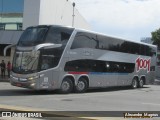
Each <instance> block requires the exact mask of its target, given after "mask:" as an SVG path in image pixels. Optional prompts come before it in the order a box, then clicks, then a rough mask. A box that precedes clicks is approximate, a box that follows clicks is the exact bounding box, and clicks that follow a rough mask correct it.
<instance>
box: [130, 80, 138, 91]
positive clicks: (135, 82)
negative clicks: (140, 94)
mask: <svg viewBox="0 0 160 120" xmlns="http://www.w3.org/2000/svg"><path fill="white" fill-rule="evenodd" d="M137 87H138V80H137V79H136V78H133V80H132V84H131V88H132V89H135V88H137Z"/></svg>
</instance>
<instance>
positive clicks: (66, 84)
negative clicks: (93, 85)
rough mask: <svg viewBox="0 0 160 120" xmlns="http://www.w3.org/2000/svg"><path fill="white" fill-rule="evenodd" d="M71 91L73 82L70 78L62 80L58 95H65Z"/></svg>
mask: <svg viewBox="0 0 160 120" xmlns="http://www.w3.org/2000/svg"><path fill="white" fill-rule="evenodd" d="M72 90H73V82H72V80H71V79H70V78H64V80H63V81H62V84H61V88H60V93H62V94H67V93H70V92H72Z"/></svg>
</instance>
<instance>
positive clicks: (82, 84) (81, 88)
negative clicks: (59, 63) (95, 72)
mask: <svg viewBox="0 0 160 120" xmlns="http://www.w3.org/2000/svg"><path fill="white" fill-rule="evenodd" d="M87 88H88V84H87V81H86V79H85V78H83V77H82V78H80V79H79V81H78V83H77V85H76V87H75V91H76V92H77V93H83V92H85V91H86V90H87Z"/></svg>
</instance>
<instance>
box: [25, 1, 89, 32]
mask: <svg viewBox="0 0 160 120" xmlns="http://www.w3.org/2000/svg"><path fill="white" fill-rule="evenodd" d="M44 24H45V25H46V24H56V25H65V26H74V27H77V28H83V29H90V26H89V24H88V23H87V21H86V20H85V19H84V18H83V17H82V15H81V14H80V13H79V12H78V10H77V9H76V8H75V6H73V4H72V3H71V2H70V1H69V0H24V13H23V29H25V28H26V27H28V26H33V25H44Z"/></svg>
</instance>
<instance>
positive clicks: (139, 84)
mask: <svg viewBox="0 0 160 120" xmlns="http://www.w3.org/2000/svg"><path fill="white" fill-rule="evenodd" d="M143 85H144V80H143V78H141V79H140V80H139V83H138V87H139V88H143Z"/></svg>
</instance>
